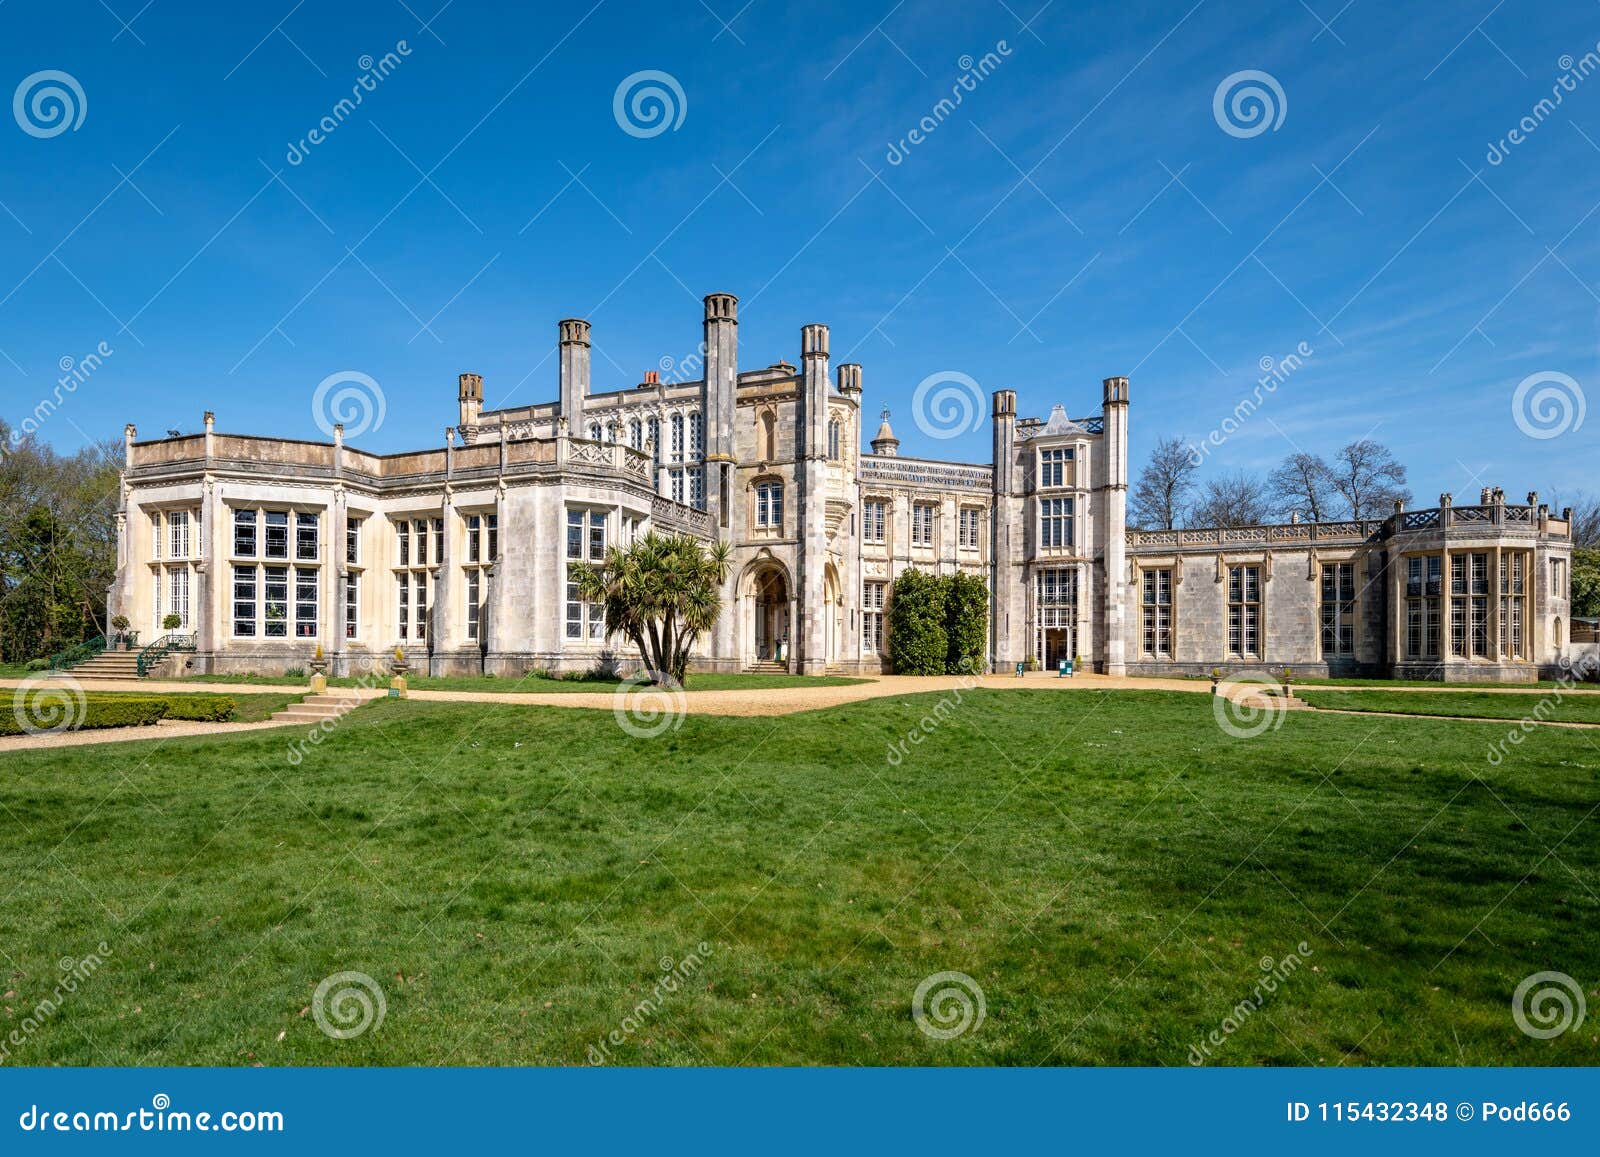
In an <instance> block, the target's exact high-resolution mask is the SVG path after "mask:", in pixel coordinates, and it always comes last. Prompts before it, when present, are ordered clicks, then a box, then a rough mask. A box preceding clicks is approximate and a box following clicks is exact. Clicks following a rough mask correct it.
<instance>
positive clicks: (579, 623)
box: [566, 510, 606, 643]
mask: <svg viewBox="0 0 1600 1157" xmlns="http://www.w3.org/2000/svg"><path fill="white" fill-rule="evenodd" d="M605 556H606V515H605V511H603V510H569V511H567V582H566V587H567V607H566V611H567V613H566V629H567V638H569V639H589V640H591V641H593V642H597V643H598V642H600V641H601V640H603V639H604V638H605V633H606V629H605V608H604V607H603V606H601V605H600V604H599V603H586V602H584V601H583V599H582V598H580V597H579V595H578V584H577V582H576V581H575V579H574V576H573V564H574V563H579V562H585V561H588V562H600V561H602V560H603V559H604V558H605Z"/></svg>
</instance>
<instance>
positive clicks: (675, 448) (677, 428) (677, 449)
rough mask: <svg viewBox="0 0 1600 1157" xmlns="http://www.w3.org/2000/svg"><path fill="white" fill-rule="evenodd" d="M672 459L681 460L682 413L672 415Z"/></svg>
mask: <svg viewBox="0 0 1600 1157" xmlns="http://www.w3.org/2000/svg"><path fill="white" fill-rule="evenodd" d="M672 460H673V461H674V462H682V461H683V415H682V414H674V415H672Z"/></svg>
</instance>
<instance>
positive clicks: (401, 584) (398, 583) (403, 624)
mask: <svg viewBox="0 0 1600 1157" xmlns="http://www.w3.org/2000/svg"><path fill="white" fill-rule="evenodd" d="M394 589H395V607H396V615H395V617H396V620H397V621H398V623H399V625H400V637H401V638H402V639H409V638H410V637H411V576H410V575H409V574H407V573H406V572H405V571H401V572H400V573H399V574H397V575H396V576H395V580H394Z"/></svg>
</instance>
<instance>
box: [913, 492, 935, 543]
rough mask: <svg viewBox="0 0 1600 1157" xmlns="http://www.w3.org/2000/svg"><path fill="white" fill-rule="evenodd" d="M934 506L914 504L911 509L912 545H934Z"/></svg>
mask: <svg viewBox="0 0 1600 1157" xmlns="http://www.w3.org/2000/svg"><path fill="white" fill-rule="evenodd" d="M933 510H934V508H933V504H932V503H929V502H917V503H913V504H912V507H911V545H912V546H932V545H933Z"/></svg>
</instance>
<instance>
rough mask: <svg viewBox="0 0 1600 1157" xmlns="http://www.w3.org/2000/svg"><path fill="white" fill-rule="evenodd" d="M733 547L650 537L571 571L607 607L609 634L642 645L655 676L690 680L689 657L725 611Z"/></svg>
mask: <svg viewBox="0 0 1600 1157" xmlns="http://www.w3.org/2000/svg"><path fill="white" fill-rule="evenodd" d="M728 555H729V548H728V544H727V543H725V542H719V543H717V544H715V545H714V546H712V547H711V548H710V549H707V548H706V547H705V546H703V545H702V544H701V543H700V541H699V540H698V539H695V538H693V537H691V536H690V535H686V534H668V535H658V534H647V535H645V536H644V537H643V538H641V539H639V540H637V541H636V542H635V543H634V544H633V545H632V546H630V547H626V548H623V547H620V546H613V547H611V548H610V549H609V550H608V551H606V557H605V559H604V561H602V562H599V563H581V564H577V565H575V566H574V567H573V568H572V576H573V580H574V581H575V582H576V583H577V585H578V593H579V594H580V595H581V596H582V597H583V599H584V600H585V601H587V602H591V603H600V604H602V605H603V607H604V608H605V625H606V633H607V634H619V635H622V636H624V637H625V638H627V639H628V640H629V641H630V642H632V643H633V645H634V646H635V647H637V648H638V649H639V660H640V662H641V663H643V664H644V669H645V671H646V672H647V673H648V674H649V676H650V678H651V680H652V681H654V682H657V683H661V682H665V681H666V680H667V679H672V680H675V681H677V682H678V683H679V684H680V685H681V684H682V683H683V681H684V679H685V677H686V676H687V674H688V670H689V655H690V653H691V652H692V651H693V650H694V645H695V643H696V642H698V641H699V639H700V636H701V635H703V634H705V633H706V632H707V631H709V630H710V629H711V627H712V625H713V624H714V623H716V621H717V616H718V614H720V613H721V611H722V594H721V591H722V584H723V583H724V582H726V581H727V577H728Z"/></svg>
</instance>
